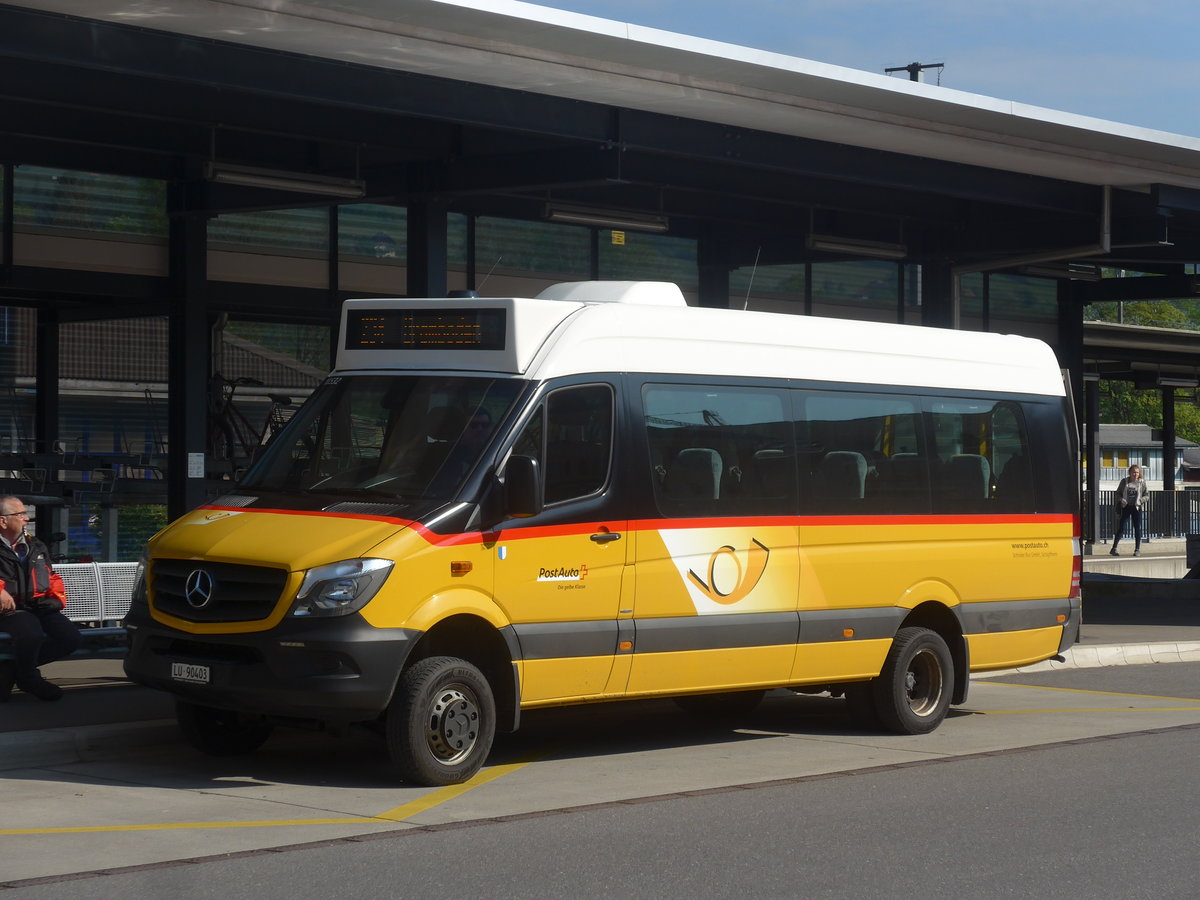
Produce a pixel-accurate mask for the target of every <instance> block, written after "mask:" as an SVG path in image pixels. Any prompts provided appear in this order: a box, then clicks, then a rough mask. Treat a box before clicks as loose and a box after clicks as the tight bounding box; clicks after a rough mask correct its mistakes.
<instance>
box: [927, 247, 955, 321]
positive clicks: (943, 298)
mask: <svg viewBox="0 0 1200 900" xmlns="http://www.w3.org/2000/svg"><path fill="white" fill-rule="evenodd" d="M921 324H922V325H932V326H934V327H936V328H958V327H959V302H958V277H957V276H956V275H955V274H954V272H953V270H952V267H951V265H950V261H949V260H935V261H933V262H927V263H924V264H923V265H922V266H921Z"/></svg>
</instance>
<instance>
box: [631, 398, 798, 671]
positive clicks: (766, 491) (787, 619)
mask: <svg viewBox="0 0 1200 900" xmlns="http://www.w3.org/2000/svg"><path fill="white" fill-rule="evenodd" d="M642 404H643V416H644V423H643V424H642V425H641V428H640V430H641V431H642V433H643V435H644V438H643V439H644V440H645V442H646V444H645V446H647V447H648V449H649V453H650V458H651V462H650V469H651V475H650V478H649V479H647V480H648V482H649V486H650V488H651V493H652V495H653V497H654V504H655V506H656V507H657V509H658V511H659V513H660V515H661V516H662V518H661V519H660V520H659V521H657V522H655V523H654V525H655V526H656V527H653V528H641V529H639V530H638V532H637V547H636V558H637V565H636V571H637V578H636V585H637V587H636V596H635V600H634V618H635V628H636V637H635V645H634V655H633V662H632V667H631V671H630V677H629V685H628V690H629V692H630V693H652V692H678V691H689V690H692V691H696V690H719V689H736V688H749V687H754V686H757V685H761V684H778V683H781V682H783V681H785V680H786V679H787V677H788V674H789V672H790V671H791V667H792V661H793V659H794V657H795V652H796V640H797V634H798V630H799V624H798V623H799V619H798V616H797V612H796V603H797V582H798V570H799V558H798V553H797V546H796V543H797V527H796V522H795V518H794V509H795V502H796V454H795V445H794V441H793V437H792V430H791V425H790V421H789V407H788V396H787V393H786V391H784V390H782V389H777V388H760V387H753V386H730V385H712V386H709V385H702V384H648V385H645V386H644V387H643V389H642Z"/></svg>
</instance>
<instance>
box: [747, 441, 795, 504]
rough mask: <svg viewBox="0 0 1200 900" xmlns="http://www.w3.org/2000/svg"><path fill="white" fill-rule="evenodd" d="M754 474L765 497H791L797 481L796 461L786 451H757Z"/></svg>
mask: <svg viewBox="0 0 1200 900" xmlns="http://www.w3.org/2000/svg"><path fill="white" fill-rule="evenodd" d="M754 473H755V476H756V477H757V482H758V485H757V486H758V492H759V494H760V496H763V497H789V496H791V495H792V491H793V488H792V485H793V483H794V482H795V480H796V459H795V457H794V456H792V455H791V454H790V453H787V452H786V451H784V450H774V449H765V450H755V451H754Z"/></svg>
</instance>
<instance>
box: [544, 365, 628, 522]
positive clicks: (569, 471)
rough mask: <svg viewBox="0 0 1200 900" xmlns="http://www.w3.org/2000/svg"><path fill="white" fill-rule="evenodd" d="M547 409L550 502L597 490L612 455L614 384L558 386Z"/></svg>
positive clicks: (547, 495) (604, 479)
mask: <svg viewBox="0 0 1200 900" xmlns="http://www.w3.org/2000/svg"><path fill="white" fill-rule="evenodd" d="M546 413H547V415H546V466H545V473H546V476H545V477H546V487H545V498H546V503H548V504H549V503H559V502H561V501H563V500H570V499H573V498H575V497H586V496H588V495H590V494H595V493H599V492H600V491H601V490H603V489H604V486H605V485H606V484H607V483H608V470H609V462H610V460H611V458H612V433H613V392H612V388H610V387H609V386H608V385H606V384H590V385H585V386H583V387H570V388H563V389H562V390H558V391H555V392H554V393H552V394H551V395H550V399H549V400H548V401H547V403H546Z"/></svg>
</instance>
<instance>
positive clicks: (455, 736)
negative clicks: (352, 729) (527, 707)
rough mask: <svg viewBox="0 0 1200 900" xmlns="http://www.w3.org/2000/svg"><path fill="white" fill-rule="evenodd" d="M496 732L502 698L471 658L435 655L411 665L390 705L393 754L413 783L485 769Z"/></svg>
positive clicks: (436, 782) (456, 779)
mask: <svg viewBox="0 0 1200 900" xmlns="http://www.w3.org/2000/svg"><path fill="white" fill-rule="evenodd" d="M495 734H496V703H495V700H494V699H493V696H492V689H491V686H490V685H489V684H488V681H487V679H486V678H485V677H484V676H483V674H482V673H481V672H480V671H479V670H478V669H477V668H475V667H474V666H473V665H471V664H470V663H469V662H467V661H466V660H462V659H458V658H456V657H453V656H432V657H430V658H429V659H423V660H421V661H420V662H418V663H416V664H415V665H413V666H412V667H411V668H409V669H406V670H405V672H404V674H403V675H401V676H400V683H399V684H398V685H397V686H396V692H395V694H393V696H392V702H391V703H390V704H389V706H388V710H387V721H386V727H385V730H384V735H385V739H386V741H387V749H388V755H389V756H390V757H391V759H392V763H393V764H394V765H395V766H396V768H397V769H398V770H399V771H400V777H401V778H403V779H404V780H405V781H407V782H408V783H410V784H420V785H425V786H428V787H439V786H441V785H446V784H458V783H460V782H463V781H466V780H467V779H468V778H470V777H471V776H472V775H474V774H475V773H476V772H478V771H479V769H480V768H481V767H482V766H483V763H484V761H485V760H486V759H487V755H488V753H489V752H490V751H491V749H492V739H493V738H494V737H495Z"/></svg>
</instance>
